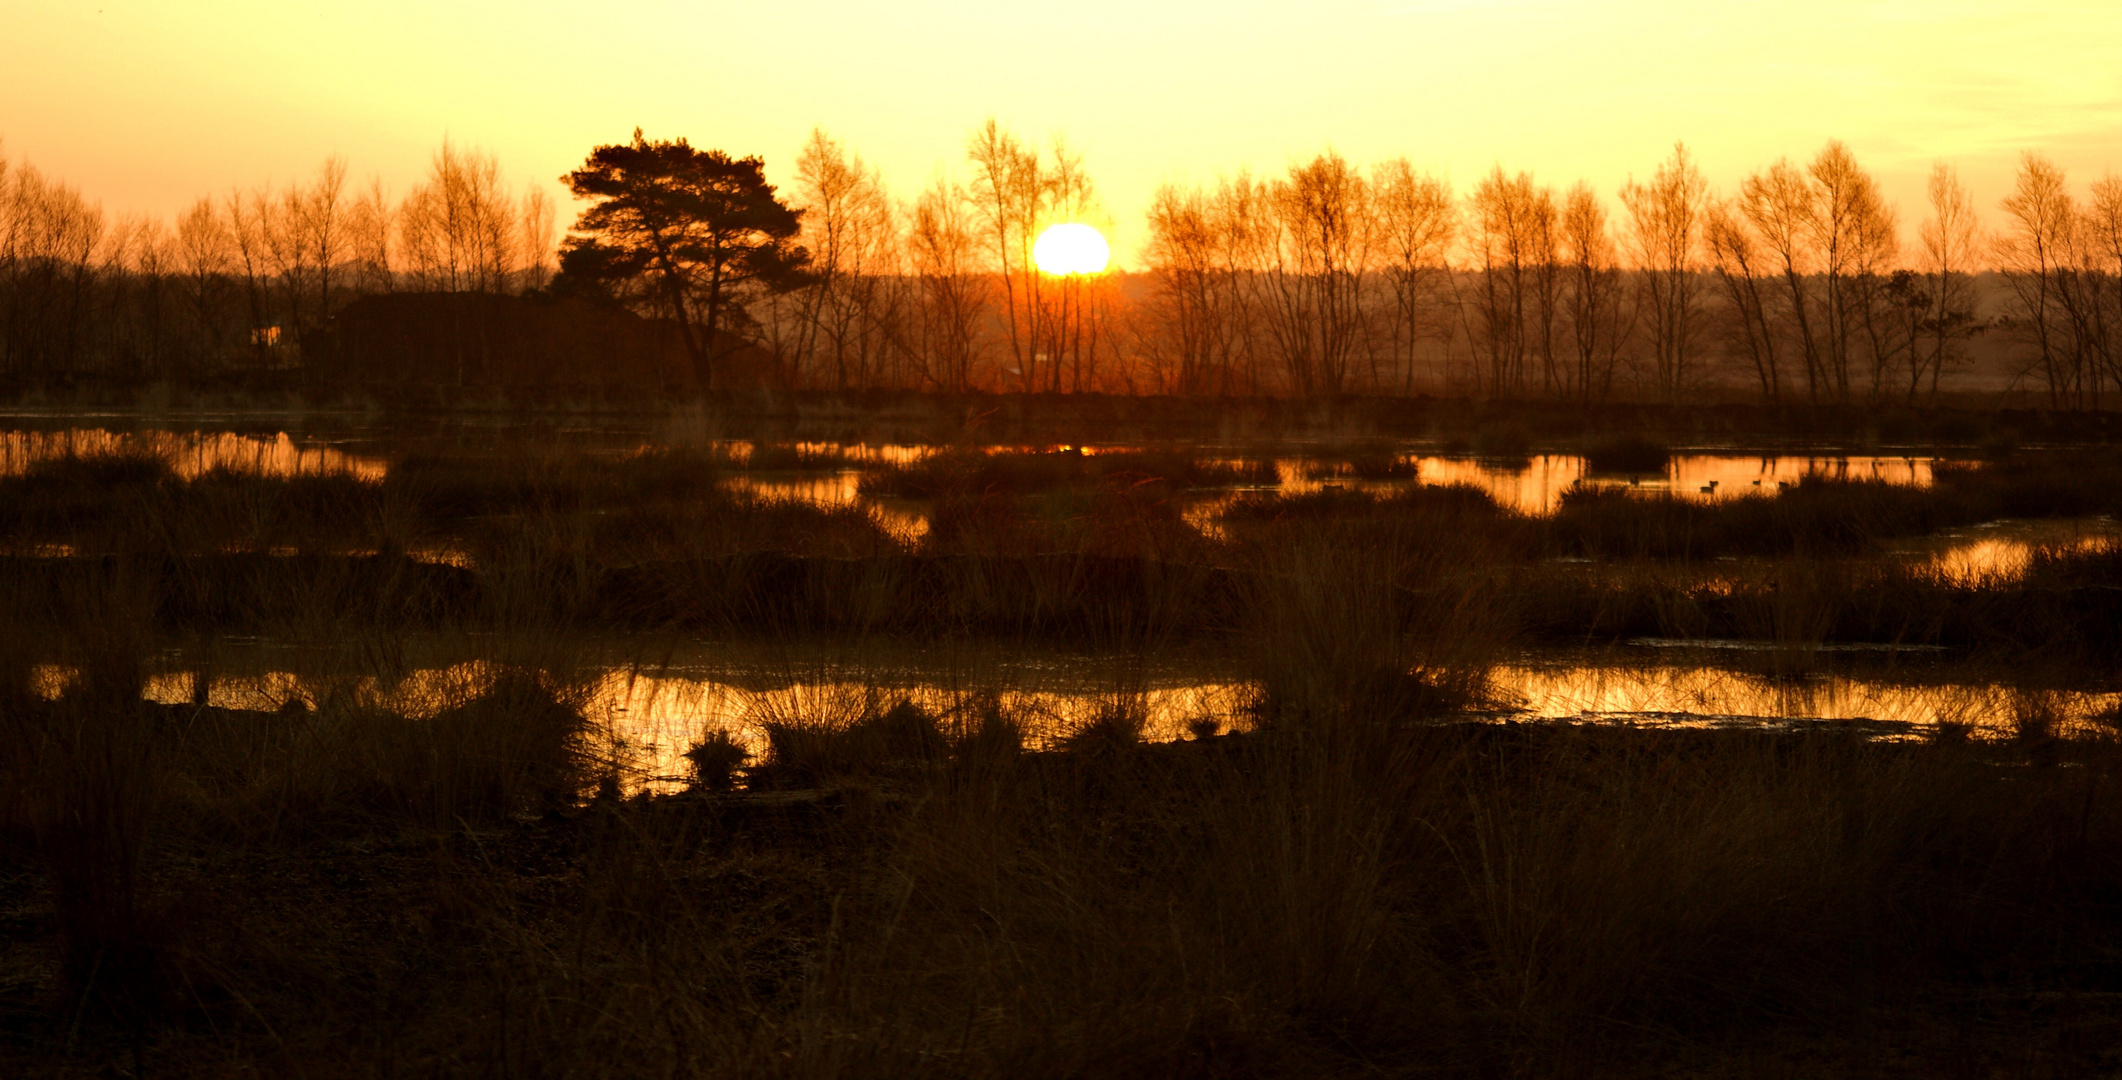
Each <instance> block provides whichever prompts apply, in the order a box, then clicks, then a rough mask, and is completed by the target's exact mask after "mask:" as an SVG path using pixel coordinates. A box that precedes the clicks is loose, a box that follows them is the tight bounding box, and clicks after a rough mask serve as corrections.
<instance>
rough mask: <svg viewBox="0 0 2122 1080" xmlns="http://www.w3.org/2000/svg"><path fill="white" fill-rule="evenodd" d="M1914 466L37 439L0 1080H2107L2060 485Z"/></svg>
mask: <svg viewBox="0 0 2122 1080" xmlns="http://www.w3.org/2000/svg"><path fill="white" fill-rule="evenodd" d="M1942 423H1943V422H1942V421H1939V422H1936V423H1933V421H1931V420H1928V419H1922V420H1920V422H1915V423H1913V426H1912V427H1911V429H1910V438H1909V439H1907V440H1905V441H1902V442H1881V441H1879V440H1878V439H1876V438H1873V439H1870V440H1868V441H1866V442H1864V443H1862V444H1861V445H1859V444H1856V443H1853V442H1850V441H1846V440H1837V439H1833V438H1814V439H1810V440H1808V439H1806V438H1803V437H1800V436H1792V437H1791V438H1790V439H1788V440H1785V441H1782V442H1779V443H1776V444H1774V445H1769V444H1767V443H1765V442H1760V441H1753V442H1748V441H1745V440H1729V441H1722V442H1705V441H1700V440H1696V441H1689V440H1687V439H1686V438H1685V437H1684V436H1676V435H1675V434H1674V433H1660V432H1658V431H1656V430H1652V431H1642V430H1635V429H1629V428H1626V427H1617V428H1615V429H1614V430H1615V431H1616V432H1620V433H1619V434H1613V433H1608V434H1600V433H1598V432H1590V433H1586V434H1585V435H1584V436H1583V437H1581V438H1578V437H1572V438H1571V439H1569V440H1566V441H1556V442H1553V443H1551V444H1542V443H1540V442H1539V441H1537V440H1528V439H1526V438H1525V437H1524V436H1523V435H1522V432H1523V431H1524V430H1526V424H1525V422H1524V421H1522V420H1521V421H1518V422H1512V423H1500V422H1499V423H1497V424H1494V425H1491V427H1490V428H1487V429H1483V430H1477V431H1472V432H1464V431H1450V430H1442V429H1440V430H1438V431H1436V432H1433V433H1431V434H1428V435H1406V436H1402V435H1378V434H1375V433H1367V434H1364V435H1362V436H1360V437H1359V436H1350V435H1334V436H1331V437H1329V436H1324V435H1321V434H1319V433H1317V432H1311V431H1303V430H1295V429H1292V430H1288V431H1281V432H1277V433H1274V434H1273V435H1272V436H1271V437H1266V436H1248V437H1245V438H1223V439H1217V438H1207V437H1188V438H1155V439H1152V438H1130V439H1125V440H1113V441H1108V442H1098V441H1094V440H1085V441H1082V442H1077V441H1071V440H1066V439H1062V438H1059V437H1049V436H1050V434H1051V433H1045V434H1039V435H1033V436H1029V437H1025V438H1014V437H1013V438H1011V439H1009V440H999V441H998V440H995V439H993V438H989V437H984V436H979V435H977V434H975V435H963V434H961V435H959V436H955V437H952V438H937V437H924V436H921V435H920V434H919V433H914V434H908V433H905V432H891V433H886V434H881V435H880V434H876V433H865V432H860V431H855V432H850V431H816V430H778V431H773V432H767V433H763V434H762V433H760V432H757V431H738V430H735V429H734V427H730V428H727V429H724V428H718V427H717V426H716V425H714V424H705V423H697V422H684V423H681V422H675V421H674V422H670V423H665V424H661V425H643V426H641V427H640V428H639V429H638V430H635V429H627V430H617V429H605V428H597V427H595V426H594V425H578V426H577V427H576V428H567V427H564V426H550V427H548V428H545V429H540V430H536V431H527V430H514V429H510V430H490V429H483V428H480V427H478V426H477V425H476V424H473V423H469V422H467V423H464V424H462V425H460V426H456V427H450V426H448V425H442V426H439V427H429V428H426V429H423V430H421V431H418V432H405V431H377V430H371V429H365V428H359V427H358V426H348V427H347V428H346V429H345V430H332V429H330V427H329V425H318V424H311V425H310V426H309V427H307V428H304V429H303V433H302V434H298V435H294V436H289V435H284V434H281V433H280V432H279V431H278V430H267V428H269V427H271V425H266V426H265V427H259V426H257V425H255V424H252V425H249V426H240V425H232V424H213V423H202V424H190V425H172V424H167V423H162V424H150V423H146V422H128V423H127V424H124V425H118V426H117V427H116V428H113V429H111V430H106V428H110V427H111V425H108V424H104V423H103V422H102V421H88V420H81V421H72V422H69V421H66V420H65V418H58V419H47V420H46V421H45V422H44V423H42V424H41V425H40V429H39V430H28V429H25V430H21V431H16V432H13V433H8V434H6V435H4V436H0V616H4V617H0V772H4V781H0V922H4V925H5V926H6V927H7V931H6V933H5V934H4V935H0V1064H4V1067H5V1069H6V1070H7V1071H8V1072H9V1073H10V1074H14V1075H136V1076H137V1075H145V1074H149V1073H162V1074H214V1075H220V1074H228V1075H241V1074H266V1075H302V1076H340V1075H347V1076H354V1075H360V1076H368V1075H395V1074H401V1073H402V1074H416V1075H442V1074H450V1075H455V1074H460V1073H462V1074H473V1073H476V1074H480V1075H569V1076H582V1075H613V1076H636V1075H657V1076H676V1075H731V1076H740V1075H741V1076H754V1075H779V1076H815V1075H863V1076H870V1075H898V1074H904V1075H907V1076H924V1077H925V1076H967V1077H972V1076H1002V1075H1009V1076H1079V1075H1101V1076H1137V1075H1139V1076H1145V1077H1146V1076H1159V1077H1162V1076H1251V1075H1284V1076H1336V1075H1350V1076H1354V1075H1376V1074H1380V1073H1386V1074H1419V1075H1439V1076H1480V1077H1488V1076H1503V1075H1615V1076H1622V1075H1629V1076H1634V1075H1643V1074H1645V1073H1667V1072H1670V1073H1674V1074H1702V1073H1716V1074H1731V1075H1756V1074H1761V1075H1771V1074H1772V1075H1790V1074H1792V1072H1793V1070H1797V1071H1805V1070H1808V1069H1813V1070H1825V1071H1828V1072H1834V1071H1857V1072H1863V1073H1866V1074H1876V1075H1911V1076H1914V1075H1933V1074H1936V1073H1937V1072H1938V1071H1939V1070H1940V1069H1941V1068H1944V1069H1949V1070H1955V1071H1953V1072H1952V1074H1953V1075H2029V1076H2033V1075H2040V1076H2046V1075H2071V1074H2082V1073H2086V1072H2098V1071H2101V1070H2112V1069H2114V1068H2116V1067H2118V1065H2122V1059H2118V1058H2117V1056H2116V1049H2115V1048H2116V1047H2117V1046H2122V776H2118V775H2117V774H2118V770H2122V527H2118V526H2117V524H2116V520H2117V517H2118V516H2122V451H2118V450H2117V449H2116V448H2115V447H2114V446H2113V445H2111V444H2109V443H2107V442H2105V441H2104V439H2103V438H2102V437H2093V436H2092V435H2089V434H2088V433H2087V432H2084V431H2078V432H2074V433H2072V437H2069V438H2059V439H2056V440H2054V441H2052V442H2046V443H2033V442H2028V443H2026V444H2025V445H2018V441H2017V440H2015V439H2011V438H2007V437H2005V436H2004V435H2001V434H1997V433H1989V434H1983V433H1981V432H1973V433H1970V434H1972V435H1973V436H1974V437H1971V438H1960V439H1946V438H1939V437H1931V436H1932V435H1933V434H1934V433H1933V432H1932V428H1937V427H1938V426H1939V424H1942ZM1926 425H1928V426H1926ZM1086 430H1087V429H1086ZM1940 430H1942V429H1940Z"/></svg>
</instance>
